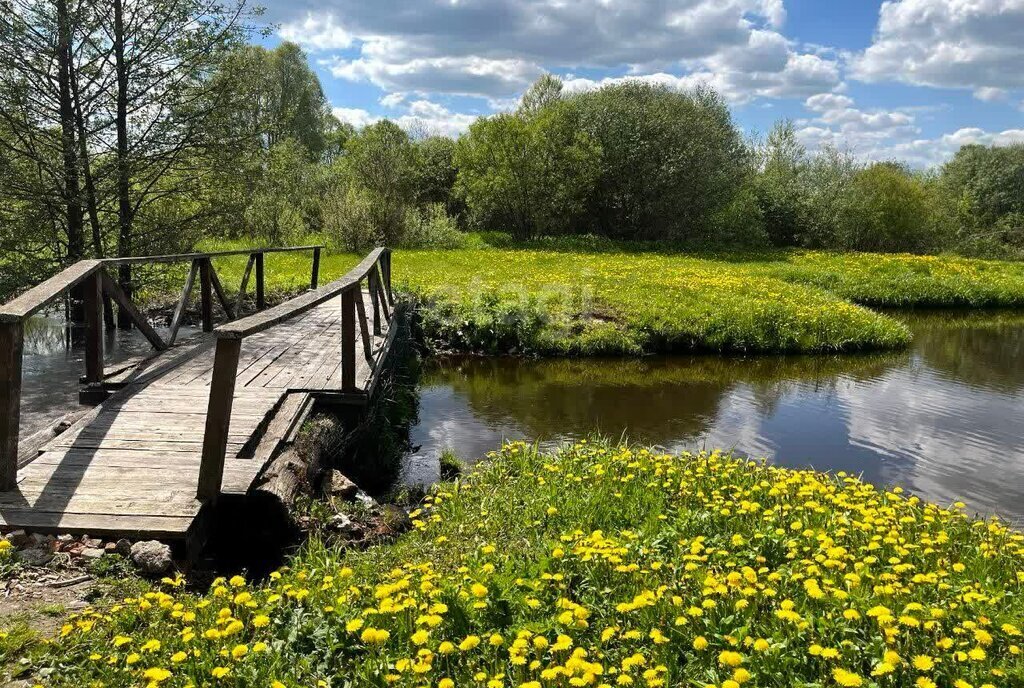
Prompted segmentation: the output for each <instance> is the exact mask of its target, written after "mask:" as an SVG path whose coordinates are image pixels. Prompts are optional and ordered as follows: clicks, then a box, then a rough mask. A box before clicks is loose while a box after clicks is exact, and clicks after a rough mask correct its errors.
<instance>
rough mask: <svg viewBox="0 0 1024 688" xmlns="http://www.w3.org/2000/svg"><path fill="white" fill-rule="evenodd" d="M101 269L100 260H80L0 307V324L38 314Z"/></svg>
mask: <svg viewBox="0 0 1024 688" xmlns="http://www.w3.org/2000/svg"><path fill="white" fill-rule="evenodd" d="M101 267H103V261H101V260H80V261H78V262H77V263H75V264H74V265H72V266H71V267H69V268H66V269H65V270H62V271H61V272H59V273H57V274H56V275H54V276H53V277H51V278H50V279H48V280H46V281H45V282H41V283H40V284H37V285H36V286H34V287H32V288H31V289H29V290H28V291H26V292H25V293H24V294H22V295H21V296H19V297H18V298H16V299H14V300H12V301H9V302H7V303H6V304H4V305H3V306H0V323H10V322H18V321H20V320H24V319H25V318H27V317H29V316H30V315H32V314H34V313H38V312H39V311H41V310H42V309H43V308H45V307H46V306H47V304H49V303H50V302H51V301H53V300H54V299H56V298H57V297H58V296H60V295H61V294H63V293H65V292H67V291H68V290H69V289H71V288H72V287H74V286H75V285H77V284H78V283H80V282H81V281H82V280H84V279H85V278H87V277H89V276H90V275H92V274H93V273H94V272H96V271H97V270H99V269H100V268H101Z"/></svg>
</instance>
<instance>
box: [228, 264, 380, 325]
mask: <svg viewBox="0 0 1024 688" xmlns="http://www.w3.org/2000/svg"><path fill="white" fill-rule="evenodd" d="M383 251H384V249H383V248H378V249H375V250H374V251H373V252H371V253H370V254H369V255H368V256H367V257H366V258H364V259H363V261H362V262H361V263H359V265H357V266H356V267H355V268H353V269H352V270H350V271H349V272H348V273H346V274H345V276H344V277H341V278H339V279H336V280H334V281H333V282H331V283H330V284H326V285H324V286H322V287H320V288H319V289H316V290H313V291H309V292H306V293H305V294H302V295H300V296H297V297H295V298H294V299H290V300H288V301H286V302H284V303H282V304H279V305H277V306H274V307H273V308H270V309H268V310H266V311H263V312H261V313H255V314H253V315H250V316H249V317H247V318H242V319H240V320H236V321H235V322H232V323H228V324H227V325H221V326H220V327H218V328H217V336H218V337H226V338H231V339H241V338H243V337H249V336H251V335H254V334H256V333H258V332H262V331H264V330H267V329H270V328H271V327H273V326H275V325H278V324H280V323H282V322H284V321H285V320H288V319H290V318H294V317H295V316H297V315H300V314H301V313H305V312H307V311H309V310H311V309H313V308H316V307H317V306H319V305H320V304H322V303H325V302H326V301H329V300H330V299H333V298H335V297H336V296H338V295H339V294H341V293H342V292H344V291H347V290H348V289H350V288H351V287H352V286H353V285H355V284H358V283H359V281H360V280H362V279H363V278H364V277H365V276H366V273H367V272H369V270H370V268H371V267H373V265H374V264H375V263H376V261H377V258H378V257H379V256H380V255H381V253H382V252H383ZM256 266H257V277H258V272H259V270H258V268H259V263H258V262H257V264H256ZM257 286H259V280H258V279H257Z"/></svg>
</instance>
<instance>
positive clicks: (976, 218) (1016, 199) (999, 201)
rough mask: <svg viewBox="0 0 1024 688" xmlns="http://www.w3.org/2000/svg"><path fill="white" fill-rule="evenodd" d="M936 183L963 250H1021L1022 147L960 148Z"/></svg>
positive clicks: (1023, 224)
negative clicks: (945, 200)
mask: <svg viewBox="0 0 1024 688" xmlns="http://www.w3.org/2000/svg"><path fill="white" fill-rule="evenodd" d="M938 183H939V187H940V189H941V192H942V194H943V196H944V197H945V198H946V199H948V200H949V202H948V203H947V205H946V207H945V208H944V210H945V211H946V212H947V213H948V214H949V215H951V216H952V217H955V218H956V221H957V229H958V234H959V237H958V238H959V240H960V242H961V245H963V246H965V247H969V248H971V249H973V250H975V251H978V250H981V251H983V252H998V251H1000V250H1003V251H1006V250H1010V251H1018V252H1020V251H1024V145H1022V144H1015V145H1011V146H1005V147H997V146H992V147H989V148H985V147H983V146H979V145H968V146H964V147H963V148H961V149H960V150H959V151H958V152H957V154H956V155H955V156H954V157H953V159H952V160H950V161H949V162H947V163H946V164H945V165H944V166H943V167H942V170H941V176H940V179H939V182H938Z"/></svg>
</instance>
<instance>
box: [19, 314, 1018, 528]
mask: <svg viewBox="0 0 1024 688" xmlns="http://www.w3.org/2000/svg"><path fill="white" fill-rule="evenodd" d="M898 317H900V318H902V319H904V320H905V321H906V322H907V323H908V324H909V325H910V327H911V329H912V330H913V332H914V342H913V345H912V346H911V348H910V349H909V350H907V351H902V352H897V353H886V354H856V355H835V356H820V355H818V356H749V357H736V356H715V355H700V356H672V357H665V356H659V357H646V358H640V359H558V360H524V359H516V358H453V359H441V360H433V361H427V362H426V363H425V364H424V366H423V370H422V374H421V376H420V378H419V383H418V389H417V395H416V396H417V397H418V404H419V409H418V414H417V416H418V420H417V421H416V422H415V424H414V425H413V426H412V427H411V429H410V437H411V443H412V446H413V450H412V451H411V452H410V454H409V455H408V456H407V457H406V460H405V464H404V466H403V470H402V480H403V481H404V482H406V483H407V484H429V483H432V482H435V481H436V480H437V479H438V475H439V461H438V459H439V456H440V454H441V452H442V451H443V450H445V449H450V450H452V451H454V452H455V454H456V455H457V456H459V457H460V458H461V459H463V460H464V461H467V462H472V461H476V460H478V459H479V458H480V457H482V456H484V455H485V454H486V453H487V452H488V451H490V450H492V449H495V448H497V447H498V445H499V444H500V443H501V442H502V441H503V440H506V439H529V440H539V441H541V442H542V443H543V444H545V445H547V446H555V445H558V444H560V443H562V442H565V441H570V440H573V439H577V438H581V437H586V436H588V435H591V434H593V433H595V432H599V433H601V434H604V435H606V436H609V437H612V438H616V439H617V438H619V437H628V438H629V439H630V440H634V441H638V442H644V443H651V444H656V445H660V446H662V447H665V448H666V449H668V450H671V451H677V450H683V449H688V450H693V449H700V448H713V447H718V448H723V449H731V450H734V451H736V452H739V453H742V454H744V455H748V456H751V457H758V458H759V457H767V458H768V459H769V460H771V461H773V462H775V463H778V464H781V465H785V466H791V467H813V468H816V469H820V470H829V471H847V472H849V473H853V474H857V475H862V476H863V477H864V478H865V479H866V480H868V481H870V482H873V483H876V484H879V485H900V486H902V487H904V488H906V489H909V490H911V491H913V492H914V493H916V494H919V495H921V496H922V497H924V498H927V499H929V500H932V501H936V502H938V503H940V504H949V503H951V502H953V501H955V500H958V499H962V500H963V501H965V502H966V503H967V504H968V506H969V508H970V509H971V510H972V511H974V512H978V513H982V514H999V515H1002V516H1004V517H1007V518H1009V519H1011V520H1014V521H1015V522H1018V523H1020V522H1022V521H1024V313H1020V312H1017V313H1013V312H1007V313H978V314H965V313H963V312H957V311H946V312H940V313H930V314H922V313H910V314H898ZM186 329H188V328H186ZM194 331H195V330H194V329H188V331H185V329H183V331H182V333H181V335H180V336H181V337H182V338H184V337H187V336H189V335H190V334H191V333H193V332H194ZM106 346H107V355H108V359H107V360H108V364H109V363H110V362H112V361H117V360H122V359H124V358H127V357H130V356H133V355H136V354H138V353H142V352H145V351H148V350H149V349H148V347H149V345H148V343H147V342H146V341H145V339H143V338H142V337H141V335H139V334H138V332H136V331H134V330H133V331H129V332H118V333H115V334H114V335H113V336H111V337H108V339H107V344H106ZM26 354H27V355H26V356H25V366H24V367H25V370H24V384H23V387H24V393H23V401H22V418H23V425H22V434H23V435H28V434H30V433H31V432H33V431H35V430H38V429H39V428H41V427H43V426H44V425H45V424H46V422H47V419H53V418H54V417H56V416H59V415H61V413H62V412H63V410H71V409H73V408H75V407H76V404H77V394H78V384H77V380H78V376H79V375H81V374H82V372H83V364H82V352H81V351H80V350H79V349H77V348H74V347H71V348H69V347H68V338H67V334H66V330H65V329H64V327H63V326H62V324H61V322H60V320H59V319H57V318H33V319H32V321H31V324H30V326H29V327H28V328H27V331H26Z"/></svg>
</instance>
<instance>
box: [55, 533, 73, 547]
mask: <svg viewBox="0 0 1024 688" xmlns="http://www.w3.org/2000/svg"><path fill="white" fill-rule="evenodd" d="M74 541H75V536H74V535H68V534H67V533H63V534H61V535H58V536H57V542H59V543H61V544H62V545H63V544H66V543H68V542H74Z"/></svg>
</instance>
